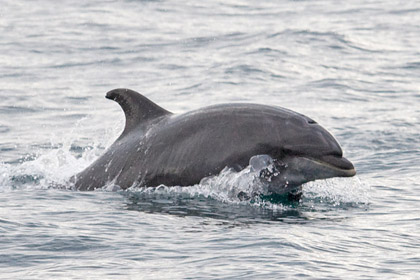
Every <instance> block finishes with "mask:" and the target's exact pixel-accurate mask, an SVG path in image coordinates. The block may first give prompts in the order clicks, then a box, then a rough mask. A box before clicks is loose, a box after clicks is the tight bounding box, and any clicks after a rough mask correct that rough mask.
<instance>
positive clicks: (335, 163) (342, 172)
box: [316, 155, 356, 177]
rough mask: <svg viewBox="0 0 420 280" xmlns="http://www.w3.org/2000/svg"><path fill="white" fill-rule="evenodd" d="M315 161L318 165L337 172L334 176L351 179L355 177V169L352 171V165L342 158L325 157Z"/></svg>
mask: <svg viewBox="0 0 420 280" xmlns="http://www.w3.org/2000/svg"><path fill="white" fill-rule="evenodd" d="M316 161H317V162H318V163H319V164H321V165H323V166H325V167H327V168H329V169H332V170H334V171H335V172H337V175H336V176H339V177H352V176H354V175H356V169H354V166H353V164H352V163H351V162H350V161H349V160H348V159H346V158H344V157H341V156H335V155H327V156H322V157H320V158H318V159H316Z"/></svg>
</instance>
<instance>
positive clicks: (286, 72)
mask: <svg viewBox="0 0 420 280" xmlns="http://www.w3.org/2000/svg"><path fill="white" fill-rule="evenodd" d="M207 2H208V3H207ZM207 2H187V1H185V2H183V1H173V2H169V1H89V3H88V4H86V3H79V2H77V1H62V2H52V1H35V2H34V1H21V2H16V1H10V0H5V1H3V2H2V5H1V7H0V31H1V32H0V34H1V36H0V38H1V40H0V278H3V279H40V278H42V279H49V278H54V279H80V278H83V279H279V278H302V279H322V278H323V279H325V278H329V279H418V278H420V269H419V268H418V267H419V263H420V241H419V240H420V214H419V211H418V210H419V208H420V198H419V197H420V177H419V167H418V161H419V158H420V145H419V144H420V106H419V104H420V58H419V57H420V50H419V47H418V46H420V20H419V18H420V4H419V3H417V2H415V1H407V2H401V3H397V2H394V1H351V2H347V1H211V2H210V1H207ZM117 87H127V88H132V89H134V90H137V91H139V92H142V93H143V94H145V95H146V96H147V97H149V98H150V99H152V100H153V101H155V102H156V103H158V104H159V105H161V106H162V107H164V108H166V109H168V110H170V111H173V112H176V113H182V112H186V111H189V110H193V109H196V108H199V107H202V106H206V105H209V104H218V103H229V102H253V103H261V104H269V105H278V106H282V107H286V108H289V109H292V110H295V111H298V112H300V113H303V114H305V115H307V116H310V117H311V118H313V119H315V120H316V121H317V122H319V123H320V124H321V125H323V126H324V127H325V128H327V129H328V130H329V131H331V133H332V134H333V135H335V137H336V138H337V140H338V141H339V142H340V143H341V145H342V147H343V150H344V153H345V156H346V157H347V158H348V159H350V160H351V161H352V162H353V163H354V165H355V167H356V169H357V171H358V175H357V176H356V177H354V178H336V179H330V180H322V181H316V182H311V183H308V184H306V185H305V186H304V188H303V190H304V195H303V198H302V201H301V202H300V203H290V202H285V201H283V200H278V199H275V198H273V199H270V198H268V199H265V200H257V201H252V202H249V201H240V200H239V199H238V198H237V196H235V194H236V193H237V192H238V190H241V189H244V188H250V187H251V188H252V187H253V185H252V180H251V179H250V178H249V177H247V176H246V174H245V175H244V174H237V173H234V172H230V171H224V172H222V173H221V174H220V175H219V176H216V177H214V178H210V179H208V180H205V181H203V183H202V184H199V185H195V186H191V187H189V188H179V187H170V188H165V187H162V188H159V189H158V190H155V191H152V190H148V189H132V190H129V191H112V188H104V189H103V190H100V191H95V192H78V191H73V190H70V189H69V190H66V189H57V188H54V187H52V184H53V183H59V184H63V185H68V179H69V178H70V177H71V176H72V175H74V174H75V173H77V172H79V171H81V170H83V169H84V168H85V167H86V166H88V165H89V164H90V163H91V162H92V161H93V160H95V159H96V158H97V157H98V156H100V155H101V154H102V153H103V152H104V150H105V149H106V147H108V146H109V145H110V144H112V143H113V141H114V140H115V139H116V137H118V135H119V133H120V132H121V131H122V129H123V125H124V116H123V113H122V112H121V110H120V108H119V106H118V105H117V104H116V103H114V102H110V101H109V100H106V99H105V98H104V96H105V93H106V92H107V91H109V90H111V89H114V88H117ZM250 133H252V131H250Z"/></svg>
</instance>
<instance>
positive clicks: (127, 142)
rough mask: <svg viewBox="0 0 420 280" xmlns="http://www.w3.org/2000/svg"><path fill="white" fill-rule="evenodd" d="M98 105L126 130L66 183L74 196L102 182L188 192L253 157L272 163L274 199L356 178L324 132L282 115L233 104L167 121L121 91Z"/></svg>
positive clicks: (141, 99)
mask: <svg viewBox="0 0 420 280" xmlns="http://www.w3.org/2000/svg"><path fill="white" fill-rule="evenodd" d="M106 98H108V99H111V100H114V101H116V102H118V103H119V104H120V106H121V107H122V109H123V111H124V113H125V117H126V125H125V128H124V131H123V133H122V134H121V136H120V137H119V138H118V139H117V140H116V141H115V142H114V143H113V144H112V145H111V147H109V149H108V150H107V151H106V152H105V153H104V154H103V155H102V156H101V157H100V158H98V159H97V160H96V161H95V162H94V163H92V164H91V165H90V166H89V167H88V168H86V169H85V170H84V171H82V172H81V173H79V174H77V175H76V176H74V177H73V178H72V181H73V182H74V184H75V188H76V189H78V190H94V189H96V188H101V187H103V186H105V185H106V184H107V183H109V182H112V183H113V184H114V185H118V186H119V187H120V188H122V189H127V188H129V187H131V186H147V187H156V186H159V185H161V184H163V185H166V186H191V185H194V184H197V183H199V182H200V180H201V179H202V178H205V177H207V176H211V175H217V174H219V173H220V172H221V171H222V170H223V169H224V168H225V167H232V168H235V169H236V170H241V169H243V168H245V167H246V166H248V165H249V161H250V159H251V158H252V157H253V156H255V155H268V156H270V157H271V158H272V159H273V160H274V161H275V163H276V166H277V169H276V170H277V171H278V172H277V173H276V174H275V176H272V177H273V178H270V181H272V182H273V184H271V185H272V186H271V187H270V191H271V192H274V193H285V192H289V191H291V190H293V189H295V188H297V187H298V186H299V185H301V184H303V183H306V182H308V181H312V180H316V179H325V178H331V177H350V176H354V175H355V174H356V171H355V169H354V167H353V165H352V163H351V162H350V161H348V160H347V159H345V158H344V157H343V152H342V150H341V148H340V146H339V144H338V143H337V141H336V140H335V139H334V137H333V136H332V135H331V134H330V133H329V132H328V131H326V130H325V129H324V128H322V127H321V126H320V125H318V124H317V123H316V122H315V121H313V120H312V119H310V118H308V117H306V116H303V115H301V114H298V113H296V112H293V111H290V110H287V109H284V108H280V107H273V106H266V105H257V104H236V103H235V104H224V105H214V106H209V107H205V108H202V109H198V110H195V111H192V112H188V113H185V114H181V115H174V114H172V113H170V112H168V111H166V110H165V109H163V108H161V107H159V106H158V105H156V104H155V103H153V102H152V101H150V100H149V99H147V98H146V97H144V96H142V95H141V94H139V93H137V92H135V91H132V90H129V89H115V90H112V91H110V92H108V93H107V94H106Z"/></svg>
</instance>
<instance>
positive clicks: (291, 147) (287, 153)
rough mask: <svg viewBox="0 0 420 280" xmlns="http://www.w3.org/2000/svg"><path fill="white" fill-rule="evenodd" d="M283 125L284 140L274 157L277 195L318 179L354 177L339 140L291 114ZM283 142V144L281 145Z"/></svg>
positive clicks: (302, 117)
mask: <svg viewBox="0 0 420 280" xmlns="http://www.w3.org/2000/svg"><path fill="white" fill-rule="evenodd" d="M288 113H289V114H288V115H287V118H286V119H283V120H282V122H281V128H279V129H278V131H281V137H277V139H280V141H279V140H277V143H276V145H273V146H275V147H274V148H273V150H272V151H274V152H272V153H271V154H270V156H271V157H272V158H273V160H274V165H275V167H276V169H278V170H277V171H278V172H277V173H276V176H275V178H272V179H273V183H274V184H271V185H273V189H272V191H273V192H277V193H282V192H284V191H285V190H286V189H287V190H290V189H291V188H294V187H296V186H299V185H301V184H304V183H306V182H309V181H314V180H317V179H327V178H332V177H351V176H354V175H355V174H356V170H355V168H354V166H353V164H352V163H351V162H350V161H349V160H347V159H346V158H344V157H343V151H342V149H341V147H340V145H339V144H338V142H337V140H335V139H334V137H333V136H332V135H331V134H330V133H329V132H328V131H327V130H326V129H324V128H323V127H322V126H320V125H319V124H318V123H317V122H315V121H314V120H312V119H310V118H308V117H306V116H304V115H301V114H298V113H295V112H292V111H289V112H288ZM279 142H280V143H279Z"/></svg>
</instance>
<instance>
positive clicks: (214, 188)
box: [0, 142, 369, 210]
mask: <svg viewBox="0 0 420 280" xmlns="http://www.w3.org/2000/svg"><path fill="white" fill-rule="evenodd" d="M52 146H53V147H55V148H52V149H50V150H48V151H47V152H46V153H44V154H40V155H38V156H35V157H34V158H28V159H26V160H24V161H23V162H22V163H20V164H15V165H12V164H5V163H0V191H5V190H16V189H31V188H36V189H47V188H52V187H57V186H60V188H63V186H64V188H67V189H71V187H72V185H71V183H70V182H69V178H70V177H71V176H73V175H74V174H77V173H78V172H80V171H82V170H83V169H84V168H86V167H87V166H88V165H89V164H90V163H91V162H92V161H94V160H95V159H96V158H98V157H99V156H100V154H102V153H103V151H104V149H105V148H104V146H103V145H87V146H85V147H84V148H81V147H79V146H77V145H76V144H75V143H74V142H73V143H70V142H69V143H64V144H54V145H52ZM264 170H265V171H267V170H268V171H270V172H268V173H269V174H276V172H275V166H273V162H272V161H271V160H270V159H269V158H267V157H266V156H256V157H253V158H252V159H251V160H250V165H249V166H247V167H246V168H244V169H243V170H241V171H235V170H234V169H232V168H225V169H223V170H222V171H221V172H220V173H219V174H218V175H216V176H211V177H206V178H203V179H202V180H201V182H200V183H199V184H196V185H193V186H188V187H181V186H170V187H168V186H163V185H162V186H159V187H157V188H145V187H138V186H133V187H132V188H130V189H129V190H128V192H132V193H137V194H140V195H145V196H147V197H148V198H151V199H153V197H155V196H166V197H180V196H181V197H189V198H192V199H194V198H205V199H213V200H216V201H219V202H222V203H227V204H240V205H242V204H246V205H253V206H257V207H266V208H270V209H274V210H275V209H277V210H283V209H284V208H285V207H294V205H293V204H291V203H290V202H287V198H286V199H285V197H284V196H277V195H273V194H271V193H270V191H269V184H267V180H266V179H267V178H264V179H265V180H261V176H260V175H261V174H262V173H261V172H262V171H264ZM263 173H264V174H265V175H266V174H267V172H263ZM268 181H270V180H268ZM100 191H122V190H121V188H120V187H119V186H117V185H116V184H115V180H114V181H111V182H108V183H107V184H106V185H105V186H104V187H103V188H102V189H101V190H100ZM300 202H301V204H304V205H308V206H311V205H325V204H327V205H329V206H332V207H343V206H344V207H347V206H353V205H358V204H368V203H369V187H368V186H367V184H365V183H363V182H362V181H361V180H360V179H359V178H357V177H355V178H332V179H327V180H319V181H315V182H309V183H306V184H304V185H303V197H302V199H301V201H300Z"/></svg>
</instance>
